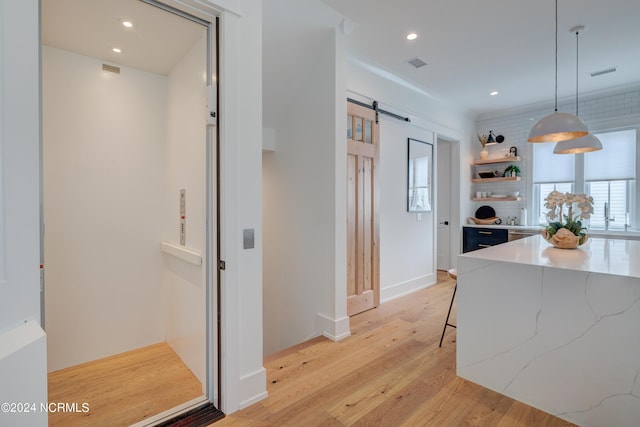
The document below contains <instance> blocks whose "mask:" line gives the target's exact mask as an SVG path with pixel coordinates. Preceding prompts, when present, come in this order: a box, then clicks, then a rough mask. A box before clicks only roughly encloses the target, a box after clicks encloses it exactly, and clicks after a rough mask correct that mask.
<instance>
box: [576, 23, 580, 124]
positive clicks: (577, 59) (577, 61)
mask: <svg viewBox="0 0 640 427" xmlns="http://www.w3.org/2000/svg"><path fill="white" fill-rule="evenodd" d="M578 34H580V31H576V117H578V64H580V61H579V59H580V57H579V56H578V55H579V53H578V52H579V51H580V50H579V49H578Z"/></svg>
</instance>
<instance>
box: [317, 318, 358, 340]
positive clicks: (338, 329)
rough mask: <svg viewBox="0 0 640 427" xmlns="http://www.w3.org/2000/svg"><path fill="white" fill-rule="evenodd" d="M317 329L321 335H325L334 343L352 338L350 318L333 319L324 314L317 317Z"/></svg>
mask: <svg viewBox="0 0 640 427" xmlns="http://www.w3.org/2000/svg"><path fill="white" fill-rule="evenodd" d="M316 329H317V331H318V332H319V333H320V335H324V336H325V337H327V338H329V339H330V340H332V341H340V340H342V339H345V338H347V337H348V336H351V331H350V330H349V318H348V317H346V316H345V317H342V318H340V319H331V318H329V317H327V316H325V315H324V314H320V313H318V314H317V315H316Z"/></svg>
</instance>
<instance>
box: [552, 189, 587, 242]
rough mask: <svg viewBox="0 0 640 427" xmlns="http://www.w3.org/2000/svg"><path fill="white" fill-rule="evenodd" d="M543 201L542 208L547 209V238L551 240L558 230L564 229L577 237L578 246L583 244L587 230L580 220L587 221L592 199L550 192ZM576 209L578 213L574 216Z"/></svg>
mask: <svg viewBox="0 0 640 427" xmlns="http://www.w3.org/2000/svg"><path fill="white" fill-rule="evenodd" d="M544 200H545V204H544V207H545V208H547V209H549V211H548V212H547V218H548V219H549V225H548V226H547V228H546V231H547V233H548V236H549V238H552V237H553V236H554V235H555V234H556V233H557V232H558V230H560V229H563V228H566V229H567V230H569V231H570V232H571V233H573V234H574V235H575V236H578V237H579V239H580V244H582V243H584V241H585V240H586V236H587V229H586V228H585V227H583V226H582V220H583V219H589V218H590V217H591V214H592V213H593V197H590V196H587V195H586V194H572V193H564V194H563V193H560V192H558V191H552V192H551V193H549V195H548V196H547V198H546V199H544ZM576 208H577V210H578V213H577V214H574V209H576ZM565 209H566V213H565Z"/></svg>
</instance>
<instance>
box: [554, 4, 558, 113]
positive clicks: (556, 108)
mask: <svg viewBox="0 0 640 427" xmlns="http://www.w3.org/2000/svg"><path fill="white" fill-rule="evenodd" d="M555 111H556V112H558V0H556V92H555Z"/></svg>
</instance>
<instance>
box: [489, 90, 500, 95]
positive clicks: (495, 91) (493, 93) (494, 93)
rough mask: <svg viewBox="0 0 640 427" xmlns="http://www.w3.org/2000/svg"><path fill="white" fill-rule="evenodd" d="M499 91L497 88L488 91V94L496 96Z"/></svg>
mask: <svg viewBox="0 0 640 427" xmlns="http://www.w3.org/2000/svg"><path fill="white" fill-rule="evenodd" d="M498 93H499V92H498V91H497V90H494V91H493V92H491V93H489V95H491V96H496V95H497V94H498Z"/></svg>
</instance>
